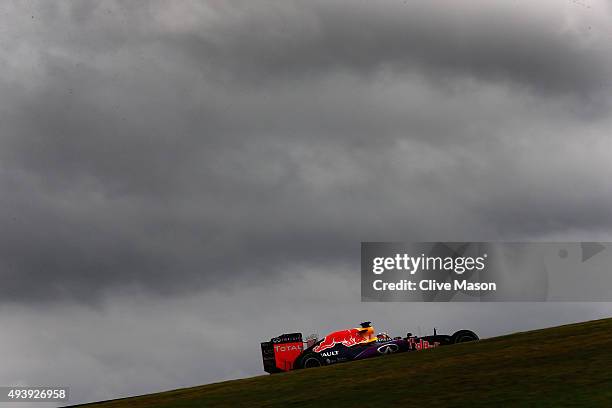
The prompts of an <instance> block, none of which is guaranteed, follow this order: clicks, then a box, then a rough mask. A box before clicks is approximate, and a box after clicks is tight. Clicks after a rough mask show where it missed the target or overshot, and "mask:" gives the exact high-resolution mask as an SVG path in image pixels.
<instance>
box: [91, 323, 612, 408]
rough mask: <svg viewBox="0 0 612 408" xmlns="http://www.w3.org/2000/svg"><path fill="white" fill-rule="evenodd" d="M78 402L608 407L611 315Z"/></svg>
mask: <svg viewBox="0 0 612 408" xmlns="http://www.w3.org/2000/svg"><path fill="white" fill-rule="evenodd" d="M253 358H259V356H254V357H253ZM83 406H84V407H88V408H89V407H91V408H124V407H131V408H145V407H163V408H193V407H225V406H231V407H237V406H245V407H311V406H312V407H325V408H330V407H357V406H359V407H374V406H380V407H395V406H402V407H406V406H426V407H456V406H466V407H467V406H469V407H497V406H504V407H506V406H513V407H523V406H525V407H527V406H530V407H536V406H537V407H559V406H588V407H609V406H612V319H605V320H597V321H592V322H586V323H579V324H571V325H566V326H560V327H553V328H549V329H543V330H536V331H530V332H524V333H516V334H512V335H508V336H502V337H496V338H491V339H487V340H481V341H480V342H478V343H464V344H458V345H453V346H447V347H441V348H438V349H433V350H424V351H419V352H414V353H403V354H397V355H389V356H384V357H380V358H375V359H371V360H363V361H356V362H351V363H345V364H338V365H334V366H329V367H321V368H313V369H308V370H299V371H294V372H290V373H285V374H276V375H263V376H259V377H253V378H247V379H243V380H235V381H227V382H222V383H216V384H209V385H203V386H199V387H193V388H185V389H179V390H174V391H168V392H162V393H158V394H151V395H144V396H139V397H133V398H125V399H119V400H113V401H106V402H100V403H94V404H86V405H83Z"/></svg>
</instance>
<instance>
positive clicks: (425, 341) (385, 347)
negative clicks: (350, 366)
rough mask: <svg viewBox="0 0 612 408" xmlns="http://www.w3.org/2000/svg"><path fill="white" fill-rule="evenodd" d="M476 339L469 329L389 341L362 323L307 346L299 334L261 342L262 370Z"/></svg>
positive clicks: (333, 362)
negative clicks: (447, 333)
mask: <svg viewBox="0 0 612 408" xmlns="http://www.w3.org/2000/svg"><path fill="white" fill-rule="evenodd" d="M475 340H478V336H477V335H476V333H474V332H473V331H471V330H459V331H457V332H455V333H454V334H453V335H446V334H437V333H436V330H435V329H434V334H433V335H430V336H424V337H418V336H413V335H412V333H408V334H407V335H406V337H394V338H391V337H390V336H389V335H387V334H386V333H379V334H377V335H374V328H373V327H372V325H371V324H370V322H364V323H361V324H360V327H357V328H352V329H346V330H339V331H335V332H333V333H330V334H328V335H327V336H325V337H323V338H322V339H320V340H319V339H316V338H311V339H309V340H308V341H307V342H306V343H304V341H303V340H302V333H289V334H282V335H280V336H278V337H274V338H272V339H270V341H267V342H263V343H261V354H262V357H263V365H264V370H265V371H266V372H268V373H270V374H274V373H279V372H283V371H290V370H294V369H301V368H311V367H320V366H324V365H329V364H336V363H341V362H345V361H353V360H362V359H365V358H371V357H378V356H383V355H385V354H392V353H401V352H406V351H416V350H423V349H429V348H433V347H438V346H445V345H449V344H455V343H464V342H467V341H475Z"/></svg>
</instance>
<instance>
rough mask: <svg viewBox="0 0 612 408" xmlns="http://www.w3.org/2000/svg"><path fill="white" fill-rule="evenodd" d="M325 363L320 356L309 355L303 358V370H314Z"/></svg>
mask: <svg viewBox="0 0 612 408" xmlns="http://www.w3.org/2000/svg"><path fill="white" fill-rule="evenodd" d="M324 365H325V362H324V361H323V359H322V358H321V356H319V355H318V354H314V353H308V354H306V355H305V356H304V357H303V358H302V364H301V366H302V368H314V367H321V366H324Z"/></svg>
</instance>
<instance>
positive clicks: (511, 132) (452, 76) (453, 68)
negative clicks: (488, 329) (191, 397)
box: [0, 2, 612, 301]
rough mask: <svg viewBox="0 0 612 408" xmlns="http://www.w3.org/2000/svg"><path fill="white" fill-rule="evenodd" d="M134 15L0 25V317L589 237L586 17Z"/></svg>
mask: <svg viewBox="0 0 612 408" xmlns="http://www.w3.org/2000/svg"><path fill="white" fill-rule="evenodd" d="M146 4H147V7H141V6H142V5H138V4H128V3H114V2H109V3H105V4H98V5H90V4H88V5H72V4H60V5H49V4H47V3H41V4H35V5H33V6H28V7H26V8H25V9H24V6H23V5H21V6H19V7H21V8H19V7H17V6H15V7H16V8H15V9H11V10H9V11H7V13H6V14H5V15H4V17H3V18H4V19H5V20H6V23H7V27H8V28H7V29H8V33H9V34H11V35H12V36H13V38H14V41H12V42H10V43H8V42H7V44H6V45H7V48H6V51H4V52H3V55H2V60H3V61H4V64H5V65H6V66H7V67H8V69H7V70H6V71H5V73H4V74H3V75H2V77H1V79H0V87H1V88H2V91H3V92H2V95H3V97H2V98H1V100H0V107H1V108H2V111H3V112H4V114H3V116H4V119H5V120H3V123H2V134H3V137H2V139H1V140H0V147H1V149H0V189H1V190H2V192H3V197H4V198H3V204H4V206H5V209H6V211H4V212H3V214H2V216H0V224H1V225H2V228H3V234H2V236H1V237H0V240H1V241H2V245H1V248H2V250H1V251H2V253H1V256H0V260H1V264H2V270H3V274H4V275H5V276H7V277H9V280H8V281H9V284H8V285H3V287H2V289H1V292H0V293H2V297H3V299H7V300H12V301H25V300H26V299H30V300H35V301H41V300H47V299H50V298H61V299H66V298H74V299H77V300H81V301H90V300H95V299H96V298H97V297H98V296H99V295H101V294H103V293H105V291H107V290H110V291H112V290H114V289H115V288H117V287H121V286H124V285H134V286H143V287H146V288H148V289H149V290H152V291H153V292H157V293H175V292H177V291H178V292H180V291H183V290H199V289H203V288H208V289H210V288H213V287H214V286H215V285H217V284H218V285H223V284H224V283H223V282H224V281H225V280H227V279H229V280H231V279H233V278H234V277H236V278H237V277H248V279H251V281H252V282H259V281H262V282H263V281H265V280H268V279H272V278H273V277H275V276H278V274H279V273H282V272H283V271H287V270H290V269H291V268H292V266H293V265H295V264H309V265H312V266H321V265H336V264H346V263H350V264H351V265H353V266H355V267H356V259H357V257H355V251H356V248H358V243H359V241H361V240H373V239H380V240H392V239H393V240H402V239H441V238H442V237H443V238H444V239H465V238H473V239H487V238H495V239H500V238H502V239H503V238H508V239H511V238H515V237H523V238H527V239H532V238H537V237H539V236H547V235H551V234H556V235H561V236H562V235H563V234H564V233H565V234H566V235H568V234H570V233H571V232H572V231H575V230H579V231H593V232H597V233H598V234H599V235H604V236H608V235H607V234H608V233H609V223H607V221H606V220H607V219H608V217H605V214H606V212H607V211H606V209H607V208H609V204H610V198H611V197H610V194H609V191H608V190H607V189H605V188H602V187H604V186H603V185H602V180H603V178H602V175H604V174H609V172H610V168H609V165H608V164H607V162H608V161H607V159H606V157H605V154H603V153H604V152H605V151H606V150H605V149H606V146H607V145H606V143H607V142H606V140H607V129H609V125H610V121H609V120H608V115H607V114H608V111H609V109H608V108H609V106H608V102H609V101H608V100H607V99H606V97H604V96H605V95H607V91H605V90H606V89H607V88H605V87H606V86H607V85H606V81H608V78H609V77H608V75H607V74H608V73H609V70H610V67H611V66H612V65H611V64H610V61H609V55H610V54H609V53H607V52H606V48H607V47H608V43H609V42H607V37H605V35H606V33H605V32H603V31H597V32H595V33H592V30H587V31H584V29H585V27H586V25H588V24H591V26H595V27H600V26H601V24H600V23H601V21H600V20H598V19H596V18H595V17H593V16H590V15H587V16H586V17H585V16H582V15H576V13H575V12H573V11H572V10H563V9H559V8H558V7H552V6H548V7H542V6H532V7H534V8H535V10H533V12H532V13H524V10H522V7H527V5H526V4H522V3H520V2H517V3H516V4H514V3H512V4H510V3H509V4H506V5H497V6H492V5H490V4H488V3H487V4H485V3H482V4H479V3H470V4H469V5H468V4H462V5H460V6H459V5H455V6H452V7H451V6H448V5H447V6H445V7H441V6H440V5H435V4H431V5H427V6H425V5H423V4H416V3H409V2H406V3H403V2H390V3H388V4H385V5H379V4H377V5H366V4H365V3H364V4H361V3H359V4H358V3H355V4H348V3H339V2H332V3H328V2H325V3H323V2H321V3H319V2H314V3H309V4H308V5H301V6H298V5H297V4H280V3H268V2H263V3H261V4H259V5H254V4H253V3H245V4H242V5H241V7H238V6H237V5H234V6H229V5H226V4H222V5H221V4H217V3H209V4H185V5H183V6H182V7H177V6H170V5H168V4H167V3H163V2H162V3H155V2H151V3H146ZM30 14H31V16H30ZM598 18H599V17H598ZM606 21H607V20H606ZM26 23H27V24H26ZM589 31H591V32H589ZM587 160H588V162H587ZM568 185H571V186H572V188H571V189H570V188H568ZM41 279H44V280H45V281H46V282H48V285H46V287H44V288H42V287H41V288H38V289H36V288H32V287H31V282H33V281H37V280H41Z"/></svg>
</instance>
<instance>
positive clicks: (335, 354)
mask: <svg viewBox="0 0 612 408" xmlns="http://www.w3.org/2000/svg"><path fill="white" fill-rule="evenodd" d="M321 355H322V356H323V357H331V356H337V355H338V350H336V351H328V352H326V353H321Z"/></svg>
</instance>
